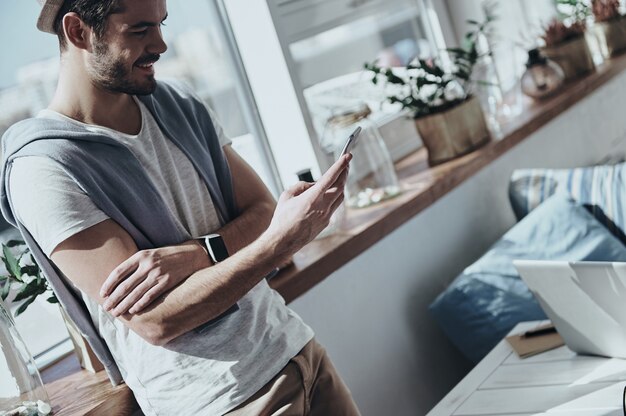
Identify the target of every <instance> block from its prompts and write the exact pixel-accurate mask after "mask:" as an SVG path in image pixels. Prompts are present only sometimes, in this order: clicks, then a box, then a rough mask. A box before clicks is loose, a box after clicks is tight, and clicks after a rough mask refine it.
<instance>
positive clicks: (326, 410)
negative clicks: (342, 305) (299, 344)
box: [227, 339, 360, 416]
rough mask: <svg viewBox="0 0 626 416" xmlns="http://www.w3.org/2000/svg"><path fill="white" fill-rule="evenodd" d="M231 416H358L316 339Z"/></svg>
mask: <svg viewBox="0 0 626 416" xmlns="http://www.w3.org/2000/svg"><path fill="white" fill-rule="evenodd" d="M227 415H228V416H248V415H255V416H256V415H263V416H270V415H272V416H274V415H276V416H278V415H280V416H301V415H310V416H359V415H360V413H359V410H358V409H357V407H356V404H355V403H354V401H353V400H352V395H351V394H350V390H348V388H347V387H346V385H345V384H344V382H343V381H342V380H341V377H340V376H339V374H337V370H335V367H334V366H333V364H332V363H331V361H330V358H328V355H327V354H326V350H325V349H324V347H322V346H321V345H320V344H318V343H317V341H315V340H314V339H313V340H311V341H310V342H309V343H308V344H306V345H305V347H304V348H303V349H302V351H300V352H299V353H298V355H296V356H295V357H293V358H292V359H291V360H290V361H289V363H288V364H287V365H286V366H285V367H284V368H283V369H282V370H281V371H280V373H278V375H276V377H274V378H273V379H272V380H271V381H270V382H269V383H267V384H266V385H265V386H263V388H261V390H259V391H258V392H257V393H256V394H255V395H254V396H252V397H251V398H249V399H248V400H247V401H246V402H245V403H243V404H241V405H240V406H239V407H237V408H236V409H235V410H232V411H231V412H229V413H227Z"/></svg>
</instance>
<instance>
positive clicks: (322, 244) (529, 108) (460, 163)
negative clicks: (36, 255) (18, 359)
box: [42, 55, 626, 416]
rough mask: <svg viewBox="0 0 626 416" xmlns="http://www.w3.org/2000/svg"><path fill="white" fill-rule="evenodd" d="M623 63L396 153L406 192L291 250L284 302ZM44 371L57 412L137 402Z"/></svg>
mask: <svg viewBox="0 0 626 416" xmlns="http://www.w3.org/2000/svg"><path fill="white" fill-rule="evenodd" d="M625 69H626V55H622V56H621V57H618V58H615V59H612V60H611V61H609V62H607V63H605V64H603V65H601V66H600V67H598V68H597V70H596V72H594V73H592V74H590V75H588V76H586V77H584V78H582V79H579V80H576V81H574V82H571V83H570V84H568V85H567V86H565V87H564V89H563V90H562V91H561V92H560V93H559V94H558V95H556V96H554V97H552V98H550V99H548V100H545V101H541V102H534V101H532V100H530V99H528V98H526V97H525V99H524V103H523V111H522V113H521V114H520V115H519V116H517V117H516V118H515V119H513V120H512V121H510V122H508V123H503V124H502V125H501V126H500V127H501V131H500V132H499V133H498V134H496V135H495V136H496V137H494V138H493V140H492V141H491V142H489V143H488V144H486V145H485V146H483V147H482V148H481V149H479V150H477V151H475V152H473V153H470V154H468V155H466V156H464V157H461V158H459V159H455V160H453V161H451V162H447V163H445V164H442V165H439V166H437V167H434V168H429V167H428V164H427V157H426V151H425V149H421V150H418V151H417V152H415V153H414V154H412V155H410V156H408V157H406V158H405V159H403V160H401V161H400V162H399V163H397V164H396V170H397V173H398V178H399V179H400V181H401V184H402V186H403V189H404V192H403V194H401V195H400V196H398V197H396V198H395V199H393V200H390V201H387V202H384V203H382V204H380V205H377V206H374V207H371V208H365V209H358V210H347V215H346V218H345V221H344V224H343V226H342V229H341V230H340V231H339V232H338V233H336V234H334V235H332V236H330V237H328V238H325V239H320V240H315V241H313V242H312V243H310V244H309V245H307V246H306V247H305V248H303V249H302V250H301V251H300V252H298V253H297V254H296V255H295V256H294V264H293V265H292V266H290V267H288V268H286V269H284V270H283V271H281V272H280V273H279V274H278V275H277V276H276V277H274V278H273V279H272V280H271V281H270V285H271V286H272V287H273V288H274V289H276V290H277V291H278V292H279V293H280V294H281V295H283V297H284V298H285V300H286V301H287V302H291V301H293V300H294V299H296V298H297V297H299V296H301V295H303V294H304V293H306V292H307V291H308V290H309V289H311V288H312V287H314V286H315V285H316V284H318V283H319V282H321V281H322V280H324V279H325V278H326V277H328V276H329V275H330V274H331V273H333V272H334V271H336V270H337V269H339V268H340V267H342V266H343V265H344V264H346V263H348V262H349V261H350V260H352V259H353V258H355V257H356V256H358V255H359V254H361V253H362V252H364V251H365V250H366V249H368V248H369V247H371V246H372V245H374V244H376V243H377V242H378V241H379V240H381V239H382V238H384V237H385V236H387V235H388V234H389V233H391V232H392V231H394V230H395V229H397V228H398V227H400V226H401V225H402V224H404V223H405V222H407V221H408V220H410V219H411V218H413V217H414V216H415V215H417V214H418V213H420V212H421V211H422V210H424V209H426V208H428V207H429V206H430V205H432V204H433V203H435V202H436V201H437V200H439V199H440V198H441V197H443V196H444V195H446V194H447V193H448V192H450V191H451V190H453V189H454V188H455V187H457V186H458V185H460V184H461V183H463V182H464V181H465V180H467V179H468V178H470V177H471V176H472V175H474V174H476V173H477V172H479V171H480V170H481V169H482V168H483V167H485V166H487V165H488V164H489V163H491V162H492V161H494V160H496V159H497V158H498V157H499V156H501V155H502V154H504V153H506V152H507V151H508V150H510V149H511V148H513V147H514V146H516V145H517V144H519V143H520V142H522V141H523V140H524V139H526V138H527V137H529V136H530V135H531V134H532V133H534V132H535V131H537V130H538V129H539V128H541V127H542V126H544V125H545V124H547V123H548V122H550V121H551V120H552V119H554V118H555V117H557V116H558V115H560V114H561V113H563V112H564V111H566V110H567V109H568V108H570V107H572V106H573V105H574V104H576V103H577V102H578V101H580V100H582V99H583V98H585V97H587V96H588V95H590V94H591V93H592V92H594V91H595V90H596V89H598V88H599V87H601V86H602V85H604V84H605V83H607V82H608V81H610V80H611V79H613V78H614V77H615V76H617V75H618V74H620V73H621V72H623V71H624V70H625ZM42 375H43V378H44V382H45V383H46V390H47V391H48V394H49V395H50V398H51V401H52V406H53V410H54V412H55V415H61V416H74V415H84V414H89V415H94V416H95V415H111V414H115V415H130V414H133V412H134V411H136V410H138V406H137V403H136V402H135V400H134V398H133V396H132V394H131V392H130V390H129V389H128V388H127V387H126V386H125V385H121V386H117V387H113V386H111V384H110V383H109V381H108V379H107V377H106V374H105V373H104V372H100V373H98V374H92V373H89V372H87V371H86V370H80V367H78V364H77V361H76V359H75V358H72V357H68V358H66V359H64V360H62V361H61V362H60V363H58V364H56V365H54V366H52V367H51V368H49V369H47V370H45V371H43V372H42Z"/></svg>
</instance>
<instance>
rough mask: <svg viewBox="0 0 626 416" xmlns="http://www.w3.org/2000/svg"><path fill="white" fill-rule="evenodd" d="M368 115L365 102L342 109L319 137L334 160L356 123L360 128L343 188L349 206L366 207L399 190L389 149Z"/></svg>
mask: <svg viewBox="0 0 626 416" xmlns="http://www.w3.org/2000/svg"><path fill="white" fill-rule="evenodd" d="M370 114H371V110H370V109H369V107H368V106H367V105H365V104H362V105H358V106H356V107H352V108H346V109H344V111H342V112H341V113H340V114H337V115H335V116H333V117H331V118H330V119H329V120H328V123H327V125H326V131H325V134H324V137H323V140H322V145H323V147H324V148H325V149H326V150H327V151H329V152H330V153H332V154H333V157H334V159H335V160H336V159H337V158H338V157H339V156H340V153H341V151H342V149H343V146H344V144H345V142H346V140H347V138H348V136H350V134H351V133H352V132H353V131H354V129H355V128H356V126H360V127H361V128H362V130H361V134H360V135H359V138H358V142H357V144H356V146H355V147H353V148H352V150H351V153H352V155H353V159H352V162H351V163H350V174H349V175H348V181H347V183H346V188H345V203H346V205H347V206H348V207H350V208H364V207H368V206H370V205H374V204H377V203H379V202H381V201H385V200H387V199H389V198H393V197H395V196H397V195H399V194H400V192H401V190H400V186H399V184H398V178H397V176H396V171H395V169H394V166H393V162H392V161H391V157H390V155H389V151H388V150H387V146H386V145H385V142H384V141H383V138H382V136H381V135H380V132H379V130H378V127H377V126H376V124H375V123H374V122H373V121H371V120H370V119H369V118H368V116H369V115H370Z"/></svg>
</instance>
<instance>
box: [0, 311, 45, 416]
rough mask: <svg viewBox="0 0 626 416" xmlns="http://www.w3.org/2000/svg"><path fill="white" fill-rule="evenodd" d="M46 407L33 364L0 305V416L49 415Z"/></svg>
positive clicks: (41, 384)
mask: <svg viewBox="0 0 626 416" xmlns="http://www.w3.org/2000/svg"><path fill="white" fill-rule="evenodd" d="M49 403H50V402H49V400H48V395H47V394H46V392H45V390H44V388H43V383H42V382H41V376H40V375H39V371H37V367H36V366H35V362H34V361H33V358H32V357H31V355H30V352H28V349H27V348H26V345H25V344H24V341H22V337H21V336H20V334H19V333H18V332H17V329H16V328H15V324H14V322H13V319H12V318H11V316H10V315H9V314H8V312H7V311H6V309H4V306H3V305H2V303H0V415H2V416H9V415H11V416H43V415H48V414H50V412H51V407H50V404H49Z"/></svg>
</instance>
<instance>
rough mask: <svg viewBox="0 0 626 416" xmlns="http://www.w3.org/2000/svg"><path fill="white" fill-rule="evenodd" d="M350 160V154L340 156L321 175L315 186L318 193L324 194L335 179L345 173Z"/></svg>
mask: <svg viewBox="0 0 626 416" xmlns="http://www.w3.org/2000/svg"><path fill="white" fill-rule="evenodd" d="M350 160H352V155H351V154H350V153H348V154H346V155H343V156H341V157H340V158H339V159H337V161H336V162H335V163H334V164H333V165H332V166H331V167H330V168H329V169H328V170H327V171H326V173H324V175H322V177H321V178H320V180H319V181H317V183H316V184H315V186H316V187H317V188H319V191H320V193H321V192H325V191H326V190H327V189H328V188H330V187H331V186H333V184H334V183H335V182H337V179H338V178H339V177H340V176H341V174H342V173H343V172H344V171H346V169H347V168H348V165H349V164H350Z"/></svg>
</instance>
